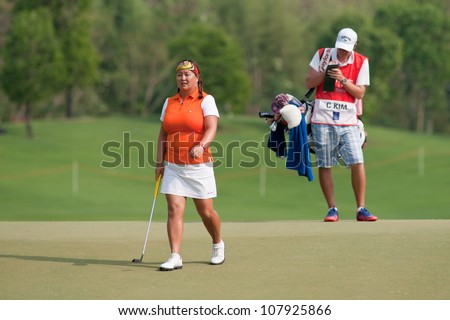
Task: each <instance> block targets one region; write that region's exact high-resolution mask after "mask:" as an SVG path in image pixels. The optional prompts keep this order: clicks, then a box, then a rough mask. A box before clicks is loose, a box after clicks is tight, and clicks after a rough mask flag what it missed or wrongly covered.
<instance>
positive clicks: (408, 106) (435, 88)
mask: <svg viewBox="0 0 450 320" xmlns="http://www.w3.org/2000/svg"><path fill="white" fill-rule="evenodd" d="M374 21H375V24H376V25H377V26H385V27H389V28H390V29H391V30H393V31H394V32H395V33H396V34H397V35H398V37H399V38H400V39H401V41H402V43H403V51H402V52H403V54H402V61H403V65H402V69H401V73H400V75H399V77H398V78H397V80H398V81H399V83H401V84H402V91H399V93H400V94H399V95H397V97H398V98H400V99H402V100H403V102H404V103H403V105H404V106H405V116H406V117H407V119H408V126H409V128H410V129H415V130H416V131H418V132H424V131H425V130H427V131H428V132H433V130H434V123H435V119H436V117H435V115H436V114H437V113H438V114H440V117H444V119H447V123H448V110H447V112H445V111H446V109H447V108H448V100H447V99H446V93H447V88H448V86H449V84H450V60H449V59H448V53H449V52H450V24H449V16H448V14H446V13H445V12H444V11H442V10H441V9H439V8H437V7H435V6H433V5H431V4H410V3H407V4H406V3H405V4H393V5H387V6H385V7H381V8H380V9H379V10H378V11H377V12H376V14H375V19H374Z"/></svg>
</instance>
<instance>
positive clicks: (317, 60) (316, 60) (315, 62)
mask: <svg viewBox="0 0 450 320" xmlns="http://www.w3.org/2000/svg"><path fill="white" fill-rule="evenodd" d="M319 65H320V57H319V50H317V51H316V54H315V55H314V57H313V58H312V60H311V62H310V63H309V66H310V67H311V68H313V69H314V70H316V71H317V72H319Z"/></svg>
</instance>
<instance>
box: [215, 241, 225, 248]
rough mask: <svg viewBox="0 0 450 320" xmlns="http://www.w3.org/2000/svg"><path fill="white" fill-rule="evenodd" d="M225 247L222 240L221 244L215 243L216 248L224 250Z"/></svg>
mask: <svg viewBox="0 0 450 320" xmlns="http://www.w3.org/2000/svg"><path fill="white" fill-rule="evenodd" d="M223 246H224V243H223V241H222V240H220V242H219V243H213V247H214V248H222V247H223Z"/></svg>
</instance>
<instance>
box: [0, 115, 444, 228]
mask: <svg viewBox="0 0 450 320" xmlns="http://www.w3.org/2000/svg"><path fill="white" fill-rule="evenodd" d="M159 125H160V123H159V120H158V118H157V117H152V118H149V119H135V118H123V117H110V118H103V119H91V118H83V119H75V120H72V121H67V120H52V121H45V120H42V121H34V123H33V126H34V131H35V138H34V139H27V138H26V137H25V131H24V128H23V124H7V125H5V128H6V129H7V133H6V134H4V135H1V136H0V155H1V156H0V220H3V221H41V220H42V221H47V220H56V221H59V220H62V221H64V220H147V219H148V215H149V211H150V209H151V204H152V201H153V191H154V186H155V182H154V179H153V175H154V170H153V167H152V166H151V163H152V161H153V159H154V150H153V145H154V140H155V139H156V138H157V134H158V130H159ZM366 129H367V131H368V132H369V139H368V147H367V148H366V149H365V159H366V172H367V195H366V205H367V207H368V208H369V209H370V210H371V211H372V212H373V213H375V214H376V215H378V216H379V217H380V218H381V219H449V218H450V213H449V210H448V209H447V207H448V204H449V203H450V202H449V201H448V194H447V192H448V191H449V185H450V184H449V182H450V178H449V177H450V166H449V160H448V159H449V156H450V139H449V138H448V136H427V135H418V134H412V133H407V132H402V131H395V130H389V129H384V128H379V127H373V126H370V125H367V128H366ZM267 133H268V128H267V126H266V125H265V124H264V123H263V122H262V121H261V120H260V119H257V118H256V117H243V116H240V117H234V118H227V117H222V118H221V120H220V127H219V130H218V134H217V139H216V140H217V143H218V144H217V145H216V164H220V165H219V166H218V167H217V168H216V170H215V172H216V179H217V185H218V193H219V196H218V198H217V199H216V200H215V207H216V210H217V211H218V212H219V214H220V215H221V218H222V220H223V221H265V220H297V219H308V220H310V219H313V220H317V219H322V217H323V215H324V213H325V211H326V205H325V201H324V199H323V196H322V193H321V191H320V187H319V184H318V177H317V171H316V169H314V176H315V180H314V181H313V182H308V181H307V179H306V178H305V177H299V176H298V175H297V173H296V172H295V171H292V170H287V169H285V168H284V161H283V160H279V159H275V157H274V156H273V154H272V153H271V152H269V150H268V149H267V148H265V147H263V146H262V145H264V142H263V141H265V136H266V135H267ZM126 135H128V136H129V138H130V139H129V140H130V141H132V144H133V146H131V147H130V145H128V147H127V148H124V147H123V146H124V139H125V138H126ZM111 141H116V143H120V144H121V147H120V148H119V149H114V148H112V146H110V148H109V150H110V151H117V152H118V154H120V155H121V156H124V155H125V153H128V151H129V156H128V157H126V158H127V159H128V160H130V165H129V166H124V165H123V163H122V165H120V166H118V167H116V168H105V167H102V166H101V164H102V162H106V163H113V162H114V161H115V158H113V157H111V156H108V155H106V154H104V152H102V148H103V146H104V145H105V143H108V142H111ZM244 142H245V143H247V144H248V146H249V148H248V149H247V150H248V153H247V154H243V155H241V154H240V150H239V148H237V146H238V145H243V144H244ZM137 143H140V144H141V145H142V150H141V151H139V152H138V147H137V146H136V144H137ZM217 146H219V147H217ZM220 146H222V147H220ZM420 153H422V154H423V155H424V157H423V159H424V161H423V164H424V165H423V166H422V165H421V160H420V159H421V157H420V156H419V155H420ZM262 159H266V163H267V159H269V160H270V161H271V162H273V164H272V165H271V166H270V167H268V166H267V165H266V164H265V163H263V161H262ZM142 161H143V162H144V163H143V164H144V165H143V166H141V165H139V162H142ZM74 163H75V164H77V165H78V174H77V175H76V177H77V180H78V183H77V184H75V186H74V180H73V179H74V170H75V169H74ZM141 164H142V163H141ZM263 177H264V179H262V178H263ZM334 178H335V189H336V199H337V204H338V206H339V211H340V214H341V218H342V219H354V211H355V204H354V197H353V192H352V189H351V184H350V172H349V170H348V169H346V168H343V167H341V168H335V169H334ZM75 181H76V180H75ZM262 181H265V183H262ZM74 187H75V189H74ZM166 208H167V207H166V203H165V199H164V197H163V196H162V195H160V196H159V198H158V201H157V205H156V211H155V215H154V219H155V220H160V221H161V220H165V216H166V213H165V212H166ZM198 219H199V218H198V217H197V216H196V213H195V210H194V207H193V205H192V203H191V201H189V202H188V206H187V210H186V220H187V221H198Z"/></svg>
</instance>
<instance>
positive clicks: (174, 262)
mask: <svg viewBox="0 0 450 320" xmlns="http://www.w3.org/2000/svg"><path fill="white" fill-rule="evenodd" d="M181 268H183V260H182V259H181V256H180V255H179V254H178V253H172V254H171V255H170V257H169V259H168V260H167V261H166V262H164V263H163V264H161V265H160V266H159V270H161V271H172V270H175V269H181Z"/></svg>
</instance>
